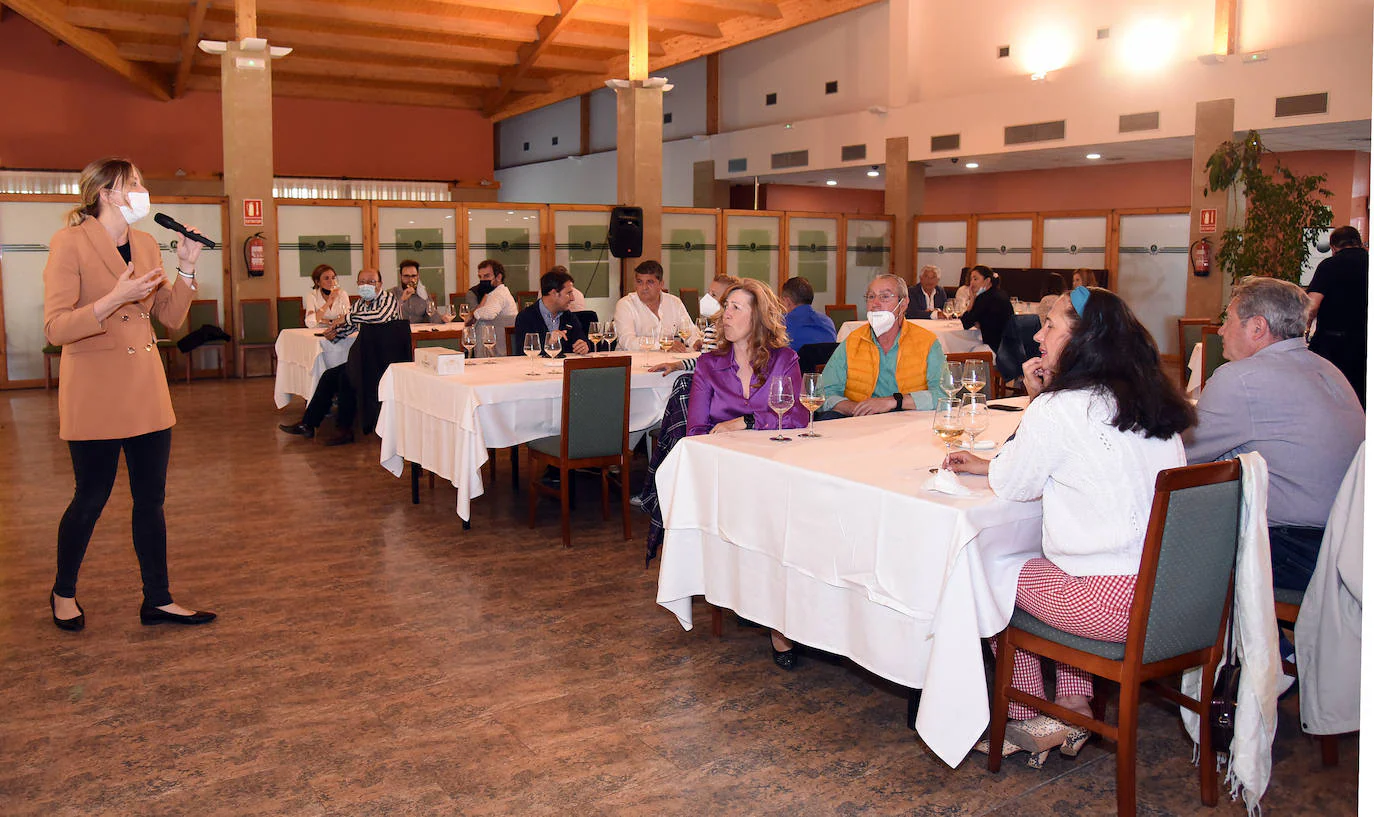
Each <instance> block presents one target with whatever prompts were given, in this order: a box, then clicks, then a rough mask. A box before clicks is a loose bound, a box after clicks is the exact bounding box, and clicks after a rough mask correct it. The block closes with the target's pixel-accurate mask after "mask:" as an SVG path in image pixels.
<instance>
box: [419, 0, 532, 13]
mask: <svg viewBox="0 0 1374 817" xmlns="http://www.w3.org/2000/svg"><path fill="white" fill-rule="evenodd" d="M434 2H438V3H444V4H446V5H450V6H466V7H467V8H474V9H492V10H493V11H514V12H519V13H521V14H533V15H535V16H537V17H549V16H552V15H554V14H557V13H558V0H434Z"/></svg>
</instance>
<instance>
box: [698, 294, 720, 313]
mask: <svg viewBox="0 0 1374 817" xmlns="http://www.w3.org/2000/svg"><path fill="white" fill-rule="evenodd" d="M698 304H699V305H700V309H701V315H702V317H705V318H713V317H715V315H716V313H717V312H719V311H720V301H717V300H716V299H715V298H713V297H712V296H711V293H709V292H708V293H706V294H705V295H703V296H701V300H700V301H698Z"/></svg>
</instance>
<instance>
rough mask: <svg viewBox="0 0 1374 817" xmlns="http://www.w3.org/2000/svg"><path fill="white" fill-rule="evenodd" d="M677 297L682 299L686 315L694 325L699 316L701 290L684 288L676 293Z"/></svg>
mask: <svg viewBox="0 0 1374 817" xmlns="http://www.w3.org/2000/svg"><path fill="white" fill-rule="evenodd" d="M677 296H678V297H679V298H681V299H682V305H683V306H685V307H687V314H688V315H691V316H692V322H693V323H696V320H697V318H698V317H699V316H700V315H701V290H699V289H692V288H689V287H684V288H682V289H679V290H678V291H677Z"/></svg>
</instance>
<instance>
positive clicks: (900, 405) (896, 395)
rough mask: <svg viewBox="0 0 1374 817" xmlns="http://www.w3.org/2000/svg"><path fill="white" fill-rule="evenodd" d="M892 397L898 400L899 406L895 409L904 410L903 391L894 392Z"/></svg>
mask: <svg viewBox="0 0 1374 817" xmlns="http://www.w3.org/2000/svg"><path fill="white" fill-rule="evenodd" d="M892 399H893V400H896V401H897V408H896V409H894V410H895V411H901V410H902V393H901V392H895V393H893V395H892Z"/></svg>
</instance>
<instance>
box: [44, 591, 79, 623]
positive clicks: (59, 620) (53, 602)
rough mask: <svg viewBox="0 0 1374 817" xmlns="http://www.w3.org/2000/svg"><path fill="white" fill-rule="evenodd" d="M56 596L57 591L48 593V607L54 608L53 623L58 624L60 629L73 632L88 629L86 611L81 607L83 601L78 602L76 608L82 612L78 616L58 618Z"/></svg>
mask: <svg viewBox="0 0 1374 817" xmlns="http://www.w3.org/2000/svg"><path fill="white" fill-rule="evenodd" d="M56 596H57V594H56V593H49V594H48V607H49V608H50V609H51V610H52V623H53V624H56V625H57V628H58V629H59V630H66V631H68V632H72V633H75V632H78V631H80V630H84V629H86V611H85V610H82V609H81V602H79V601H78V602H76V609H77V611H78V612H79V613H80V615H78V616H77V617H76V618H58V617H57V598H56ZM73 601H75V599H73Z"/></svg>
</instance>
